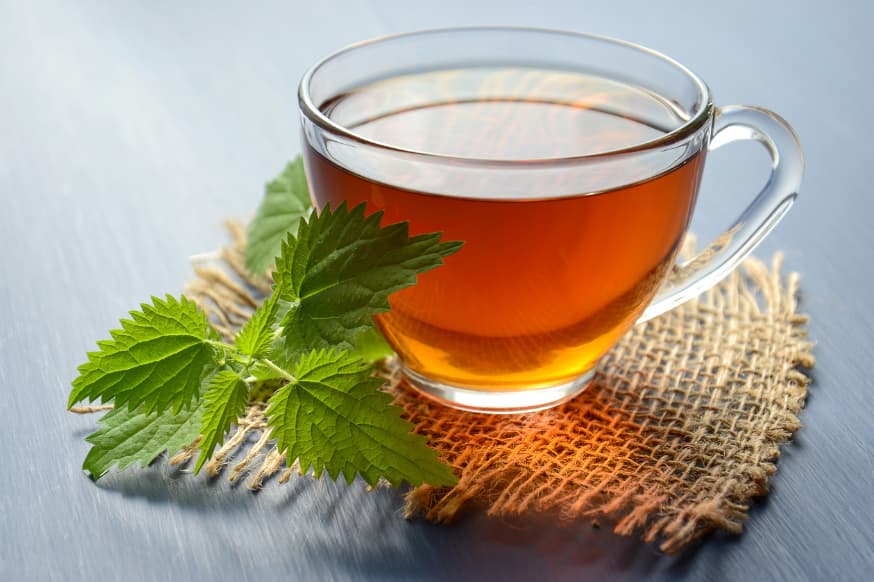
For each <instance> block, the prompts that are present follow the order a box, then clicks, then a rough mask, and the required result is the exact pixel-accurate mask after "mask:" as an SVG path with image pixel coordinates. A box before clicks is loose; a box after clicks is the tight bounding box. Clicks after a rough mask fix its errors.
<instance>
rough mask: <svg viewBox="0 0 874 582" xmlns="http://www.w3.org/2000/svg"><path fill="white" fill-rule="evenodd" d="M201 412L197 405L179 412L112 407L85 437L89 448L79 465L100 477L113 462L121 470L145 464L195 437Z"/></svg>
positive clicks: (93, 475)
mask: <svg viewBox="0 0 874 582" xmlns="http://www.w3.org/2000/svg"><path fill="white" fill-rule="evenodd" d="M200 415H201V409H200V408H199V407H196V406H193V407H191V408H190V409H188V410H182V411H181V412H179V414H174V413H173V412H172V411H171V410H165V411H164V412H162V413H159V414H148V413H146V412H145V409H144V407H142V406H141V407H140V408H138V409H137V410H136V411H130V410H128V409H127V408H116V409H114V410H111V411H109V412H107V413H106V414H105V415H104V416H103V418H101V419H100V421H99V422H100V424H101V425H102V426H101V428H99V429H98V430H97V431H95V432H94V433H92V434H91V435H89V436H88V437H87V438H86V439H85V440H86V441H88V442H89V443H91V445H92V447H91V450H90V451H88V456H86V457H85V462H84V463H83V464H82V468H83V469H84V470H86V471H88V473H90V474H91V478H92V479H99V478H100V477H101V476H103V475H104V474H106V472H107V471H109V469H110V468H111V467H112V466H113V465H118V469H119V470H120V471H121V470H124V469H126V468H128V467H129V466H131V465H132V464H134V463H136V462H139V463H140V464H141V465H143V466H146V465H148V464H149V463H151V462H152V461H154V460H155V459H156V458H157V457H158V455H160V454H161V453H163V452H164V451H170V452H171V453H175V452H176V451H178V450H179V449H181V448H182V447H184V446H187V445H190V444H191V443H192V442H194V440H195V439H196V438H197V435H198V433H199V429H200Z"/></svg>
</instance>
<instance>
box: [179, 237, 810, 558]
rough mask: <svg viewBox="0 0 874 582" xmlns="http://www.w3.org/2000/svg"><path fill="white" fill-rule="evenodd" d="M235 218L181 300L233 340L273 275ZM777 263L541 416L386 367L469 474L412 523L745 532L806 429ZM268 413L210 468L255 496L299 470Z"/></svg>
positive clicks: (794, 336) (734, 284) (801, 359)
mask: <svg viewBox="0 0 874 582" xmlns="http://www.w3.org/2000/svg"><path fill="white" fill-rule="evenodd" d="M228 226H229V231H230V232H231V235H232V238H233V244H232V245H230V246H228V247H226V248H223V249H222V250H221V251H220V252H219V253H217V254H214V255H211V256H210V257H209V258H212V259H213V261H212V262H211V264H209V265H203V264H201V265H196V266H195V279H194V280H193V281H191V282H190V283H189V284H188V286H187V288H186V294H187V295H188V296H189V297H190V298H192V299H194V300H195V301H196V302H197V303H198V304H199V305H200V306H201V307H202V308H203V309H204V310H205V311H206V312H207V314H208V315H209V316H210V318H211V320H212V321H213V322H214V324H215V326H216V328H217V329H218V330H219V331H220V332H221V333H222V334H223V335H225V336H226V337H231V336H232V335H233V333H234V331H235V330H236V329H237V328H238V327H239V326H240V325H241V324H242V323H244V322H245V321H246V319H247V318H248V317H249V315H250V314H251V312H252V310H253V309H254V308H255V307H256V306H257V304H258V300H257V297H258V296H260V295H263V294H264V293H268V292H269V291H270V284H269V281H268V280H267V278H266V277H251V276H249V275H248V274H247V273H246V271H245V269H244V267H243V251H244V248H245V235H244V232H243V229H242V228H241V227H240V225H239V224H237V223H229V225H228ZM201 259H203V257H201ZM781 265H782V257H781V255H780V254H777V255H775V256H774V258H773V260H772V261H771V264H770V266H766V265H765V264H763V263H762V262H760V261H758V260H755V259H747V260H746V261H745V262H744V264H743V266H742V267H741V268H740V269H738V270H736V271H735V272H734V273H732V274H731V275H730V276H729V277H728V278H727V279H726V280H724V281H723V282H722V283H720V284H719V285H717V286H716V287H714V288H713V289H711V290H710V291H708V292H706V293H704V294H703V295H702V296H700V297H699V298H697V299H695V300H692V301H689V302H688V303H686V304H684V305H682V306H680V307H678V308H677V309H674V310H673V311H671V312H669V313H666V314H664V315H662V316H660V317H658V318H656V319H654V320H652V321H650V322H648V323H646V324H642V325H638V326H636V327H634V328H633V329H632V330H631V331H630V332H629V333H628V334H627V335H626V336H625V337H624V338H623V339H622V340H621V341H620V342H619V343H618V344H617V345H616V346H615V347H614V348H613V350H612V351H611V352H610V353H609V354H608V355H607V356H606V357H605V358H604V359H603V360H602V362H601V365H600V367H599V369H598V373H597V375H596V377H595V380H594V382H593V384H592V385H591V386H590V387H589V388H588V389H587V390H586V391H585V392H584V393H583V394H582V395H581V396H579V397H577V398H575V399H574V400H572V401H570V402H568V403H566V404H564V405H562V406H559V407H556V408H553V409H550V410H546V411H542V412H538V413H531V414H524V415H484V414H474V413H468V412H461V411H457V410H452V409H449V408H446V407H443V406H440V405H438V404H436V403H433V402H431V401H429V400H427V399H425V398H423V397H421V396H418V395H417V394H415V393H414V392H413V391H412V390H411V389H409V388H408V387H406V386H405V384H404V382H403V380H402V378H401V376H400V374H399V373H398V372H397V369H396V367H395V366H394V365H393V364H392V363H391V362H388V363H387V364H386V367H385V370H384V375H385V378H386V385H385V387H384V389H385V390H387V391H389V392H390V393H391V394H393V395H394V396H395V403H396V404H397V405H399V406H401V407H403V409H404V415H405V417H406V418H407V419H408V420H410V421H411V422H412V423H413V425H414V426H415V432H417V433H420V434H424V435H427V436H428V438H429V443H430V445H431V446H433V447H434V448H435V449H437V450H438V451H439V452H440V454H441V457H442V458H443V460H444V461H446V462H447V463H449V464H450V465H451V466H453V467H454V469H455V471H456V473H457V474H458V476H459V482H458V484H457V485H456V486H455V487H452V488H448V489H447V488H434V487H431V486H428V485H423V486H420V487H417V488H414V489H412V490H410V491H409V493H408V494H407V497H406V514H407V516H414V515H417V514H423V515H425V516H426V517H427V518H428V519H429V520H432V521H436V522H448V521H451V520H452V519H454V518H456V517H457V516H458V515H459V513H460V512H461V511H462V509H464V508H466V507H468V506H472V507H475V508H480V509H482V510H484V511H485V512H486V513H487V514H489V515H492V516H517V515H521V514H525V513H527V512H547V513H550V514H554V515H556V516H558V517H559V518H561V519H579V518H590V519H595V518H608V519H610V520H612V521H613V522H614V523H615V527H614V531H615V532H616V533H617V534H621V535H630V534H633V533H635V532H639V533H640V534H641V535H642V537H643V539H644V540H645V541H647V542H653V541H657V540H658V541H660V547H661V549H662V550H664V551H666V552H669V553H673V552H677V551H679V550H680V549H682V548H683V547H685V546H686V545H688V544H689V543H690V542H692V541H693V540H695V539H696V538H698V537H700V536H701V535H703V534H705V533H707V532H709V531H712V530H714V529H723V530H726V531H729V532H734V533H739V532H740V531H741V529H742V525H743V523H744V521H745V520H746V519H747V517H748V511H749V507H750V504H751V502H752V500H753V498H754V497H757V496H761V495H764V494H765V493H767V491H768V479H769V477H771V476H772V475H773V474H774V473H775V471H776V461H777V458H778V457H779V455H780V450H779V447H780V445H782V444H784V443H786V442H787V441H788V440H789V439H790V438H791V436H792V434H793V433H794V432H795V431H796V430H797V429H798V428H799V426H800V423H799V420H798V417H797V414H798V412H799V411H800V410H801V408H802V407H803V405H804V401H805V396H806V393H807V386H808V383H809V379H808V377H807V376H806V375H805V374H804V373H803V371H802V370H801V369H802V368H811V367H813V364H814V359H813V355H812V345H811V343H810V342H809V341H808V339H807V330H806V324H807V317H806V316H804V315H801V314H799V313H798V312H797V301H796V299H797V295H798V275H797V274H790V275H788V276H784V275H783V274H782V273H781ZM264 409H265V407H264V405H263V403H262V402H257V401H253V402H252V403H251V404H250V406H249V408H248V409H247V411H246V413H245V415H244V416H243V417H242V418H240V419H239V422H238V425H237V427H236V429H235V432H234V434H232V435H231V437H230V438H229V439H228V440H227V441H226V442H225V444H224V446H222V447H221V448H220V449H219V450H218V451H217V453H216V454H215V456H214V458H213V459H212V460H211V461H210V462H209V463H208V464H207V472H208V473H209V474H211V475H217V474H219V473H220V472H221V471H222V470H223V468H224V467H225V466H226V465H231V467H230V470H229V471H228V478H229V479H230V480H231V481H237V480H240V479H243V478H245V477H248V481H247V483H248V485H249V487H251V488H253V489H257V488H260V487H261V486H262V484H263V483H264V481H265V480H266V479H268V478H269V477H271V476H272V475H274V474H276V473H279V472H280V471H281V473H280V476H279V482H280V483H284V482H286V481H288V479H289V478H290V477H291V476H292V474H293V473H295V472H299V471H300V467H298V466H297V465H296V464H294V463H292V465H291V466H290V467H286V468H284V469H283V466H284V464H285V457H284V455H282V454H280V453H279V452H278V451H277V450H276V447H275V444H274V443H273V441H271V440H270V438H269V433H268V431H266V430H265V427H266V425H265V421H264ZM253 441H254V444H253ZM195 450H196V449H195V447H194V446H192V447H189V448H187V449H185V450H183V451H182V452H181V453H179V454H177V455H176V456H175V457H173V458H172V459H171V463H174V464H178V463H183V462H186V461H188V460H189V459H190V458H191V457H192V456H193V455H194V454H195Z"/></svg>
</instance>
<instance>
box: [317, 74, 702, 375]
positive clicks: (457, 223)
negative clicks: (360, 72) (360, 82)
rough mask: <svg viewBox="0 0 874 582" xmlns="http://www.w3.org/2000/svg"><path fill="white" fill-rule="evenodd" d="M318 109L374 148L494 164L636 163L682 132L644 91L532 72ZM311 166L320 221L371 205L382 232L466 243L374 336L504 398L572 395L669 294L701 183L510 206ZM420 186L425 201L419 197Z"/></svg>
mask: <svg viewBox="0 0 874 582" xmlns="http://www.w3.org/2000/svg"><path fill="white" fill-rule="evenodd" d="M321 110H322V112H323V113H324V114H326V115H327V116H328V117H329V118H330V119H331V120H333V121H335V122H337V123H339V124H341V125H343V126H345V127H347V128H349V129H351V130H352V131H354V132H355V133H356V134H358V135H360V136H363V137H364V138H367V139H369V140H372V141H375V142H379V143H384V144H391V145H392V146H395V147H398V148H403V149H406V150H414V151H418V152H425V153H428V154H433V155H436V156H445V157H450V158H458V159H476V160H492V161H495V162H497V163H498V165H500V164H501V163H504V162H511V161H512V162H518V163H522V164H524V163H526V161H529V160H543V159H562V158H565V159H567V158H574V157H579V156H587V155H592V154H599V153H606V152H612V151H615V150H621V149H624V148H630V147H633V146H635V145H638V144H643V143H645V142H649V141H651V140H653V139H656V138H658V137H660V136H663V135H665V134H666V133H668V132H670V131H672V130H673V129H675V128H676V127H679V126H680V125H681V124H683V123H684V122H685V121H686V119H684V118H683V117H682V112H678V111H677V110H676V109H675V108H674V107H673V106H672V105H671V104H669V103H667V102H665V101H664V100H662V99H660V98H659V97H657V96H655V95H654V94H652V93H648V92H646V91H643V90H641V89H638V88H636V87H633V86H630V85H625V84H622V83H618V82H615V81H610V80H607V79H603V78H598V77H595V76H590V75H583V74H578V73H568V72H558V71H539V70H532V69H489V68H471V69H464V70H447V71H439V72H428V73H423V74H411V75H406V76H401V77H394V78H391V79H389V80H384V81H379V82H375V83H372V84H369V85H366V86H363V87H360V88H357V89H355V90H353V91H350V92H348V93H345V94H342V95H339V96H336V97H334V98H332V99H330V100H328V101H327V102H325V103H322V104H321ZM327 151H328V152H330V147H328V148H327ZM306 162H307V174H308V177H309V180H310V185H311V189H312V193H313V196H314V199H315V202H316V204H317V206H318V207H322V206H324V205H325V204H331V205H333V206H336V205H338V204H339V203H340V202H342V201H344V200H345V201H347V202H348V203H349V204H351V205H355V204H357V203H359V202H362V201H365V202H366V203H367V206H368V210H369V211H375V210H377V209H381V210H384V211H385V218H384V223H392V222H399V221H409V224H410V229H411V232H412V233H423V232H431V231H443V233H444V240H461V241H464V242H465V245H464V247H463V249H462V250H461V251H460V252H459V253H457V254H456V255H454V256H451V257H449V258H448V260H447V261H446V265H445V266H444V267H442V268H440V269H436V270H434V271H432V272H429V273H427V274H425V275H424V276H422V277H421V279H420V282H419V284H417V285H416V286H414V287H412V288H409V289H407V290H404V291H401V292H399V293H397V294H395V295H393V296H392V298H391V306H392V310H391V312H390V313H388V314H386V315H383V316H381V317H379V319H378V323H379V326H380V327H381V329H382V331H383V332H384V333H385V335H386V337H387V338H388V339H389V341H390V343H391V344H392V346H393V347H394V348H395V349H396V351H397V352H398V354H399V355H400V356H401V359H402V360H403V362H404V364H405V366H406V367H407V368H408V369H409V370H410V371H411V372H412V373H413V374H415V373H419V374H422V375H426V376H427V377H428V378H430V379H435V380H438V381H440V382H446V383H449V384H452V385H460V386H464V387H470V388H474V389H478V390H500V391H508V390H515V389H519V390H523V389H531V388H542V387H544V386H549V385H555V384H561V383H565V382H568V381H572V380H573V379H575V378H578V377H580V376H581V375H582V374H584V373H585V372H586V371H587V370H589V369H590V368H592V367H593V366H594V365H595V363H596V362H597V361H598V359H599V358H600V357H601V356H602V355H603V354H604V353H605V352H606V351H607V350H608V349H609V348H610V347H611V346H612V345H613V344H614V343H615V342H616V340H617V339H618V338H619V337H620V336H621V335H622V334H623V333H624V332H625V331H626V330H627V329H628V328H629V326H631V325H632V324H633V323H634V321H635V320H636V319H637V318H638V316H639V315H640V313H641V312H642V310H643V308H644V307H645V306H646V305H647V303H648V302H649V301H650V299H651V298H652V296H653V294H654V293H655V291H656V289H657V287H658V286H659V284H660V283H661V281H662V280H663V278H664V275H665V272H666V269H668V268H669V266H670V265H671V263H672V261H673V258H674V255H675V253H676V252H677V249H678V245H679V244H680V240H681V237H682V235H683V233H684V231H685V229H686V226H687V223H688V221H689V218H690V214H691V211H692V207H693V203H694V197H695V193H696V191H697V186H698V181H699V178H700V175H701V163H700V160H699V155H698V154H695V155H693V156H691V157H689V158H688V159H687V160H685V161H684V162H683V163H681V164H680V165H678V166H676V167H673V168H672V169H670V170H669V171H667V172H663V173H659V168H658V167H655V168H652V171H651V173H649V174H648V175H650V176H652V175H654V174H657V175H654V177H650V178H648V179H643V180H638V181H635V182H634V183H630V184H627V185H624V186H622V187H620V188H615V189H611V190H607V191H586V190H585V189H580V190H575V188H576V186H575V184H574V183H573V180H574V178H573V177H572V176H563V175H562V174H561V173H560V172H557V173H553V174H552V175H550V176H544V179H543V180H542V181H541V182H540V183H539V184H538V185H537V187H536V188H535V189H532V190H531V191H529V192H510V191H509V190H510V189H508V188H505V187H502V180H501V178H500V177H498V178H494V179H493V181H492V182H493V183H490V182H489V181H488V180H485V181H484V180H483V178H482V177H479V176H478V177H471V178H469V179H466V177H465V176H460V177H459V175H458V174H449V173H447V174H446V175H445V176H440V175H437V174H436V173H435V172H434V171H432V170H431V169H430V168H427V167H417V166H416V164H415V163H412V162H411V163H409V164H408V165H407V167H404V168H403V169H401V170H400V171H397V172H394V173H393V170H394V168H393V167H391V164H385V165H381V164H380V163H378V162H372V165H371V166H369V167H368V166H364V167H357V168H356V171H355V172H353V171H350V170H348V169H344V166H349V164H348V163H342V160H341V161H340V162H339V163H338V161H337V160H334V159H330V158H329V157H326V156H325V155H324V154H323V153H320V152H317V151H316V150H314V149H313V148H312V147H311V146H308V147H307V149H306ZM638 163H639V162H638ZM617 171H619V172H626V173H629V174H632V173H633V172H630V171H629V168H627V167H623V168H617ZM508 172H510V170H509V169H508ZM638 173H643V174H644V175H647V169H646V168H643V169H641V168H638ZM498 174H500V172H498ZM422 176H426V178H425V180H424V181H425V182H427V187H428V189H427V190H423V189H422V188H421V186H418V185H417V182H423V179H422ZM614 178H615V180H614V181H616V182H618V183H622V181H623V178H622V176H621V175H620V176H615V177H614ZM471 180H475V181H476V182H475V183H471ZM472 192H475V195H471V193H472ZM557 194H558V195H557Z"/></svg>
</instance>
